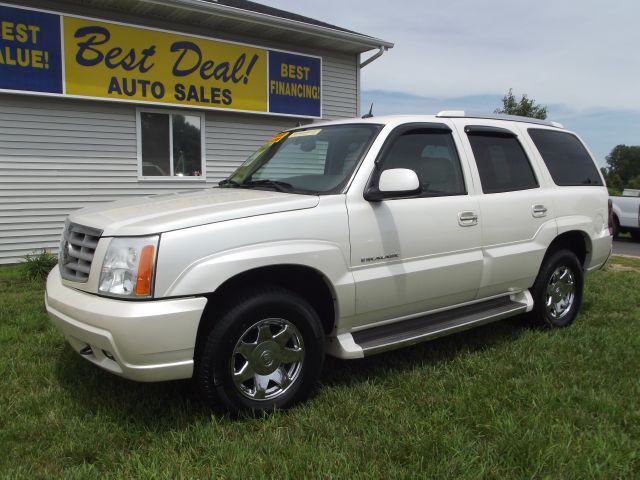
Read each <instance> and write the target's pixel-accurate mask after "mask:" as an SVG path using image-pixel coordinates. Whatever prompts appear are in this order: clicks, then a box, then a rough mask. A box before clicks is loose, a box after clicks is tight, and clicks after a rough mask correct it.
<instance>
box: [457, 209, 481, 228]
mask: <svg viewBox="0 0 640 480" xmlns="http://www.w3.org/2000/svg"><path fill="white" fill-rule="evenodd" d="M477 224H478V214H477V213H476V212H471V211H469V212H458V225H460V226H461V227H472V226H474V225H477Z"/></svg>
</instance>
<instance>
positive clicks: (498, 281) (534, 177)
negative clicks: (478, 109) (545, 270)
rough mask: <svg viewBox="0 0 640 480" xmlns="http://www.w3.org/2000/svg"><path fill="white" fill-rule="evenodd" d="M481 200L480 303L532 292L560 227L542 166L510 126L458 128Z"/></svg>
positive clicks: (470, 123) (467, 124) (460, 124)
mask: <svg viewBox="0 0 640 480" xmlns="http://www.w3.org/2000/svg"><path fill="white" fill-rule="evenodd" d="M456 126H457V128H458V131H459V132H460V134H461V136H462V141H463V144H464V148H465V150H466V152H467V154H468V155H469V157H470V158H473V159H475V162H473V161H471V162H470V163H471V165H472V170H474V172H473V174H474V176H475V178H476V180H477V184H478V185H479V186H480V188H481V190H482V195H480V196H479V206H480V219H481V225H482V246H483V253H484V268H483V276H482V282H481V285H480V289H479V291H478V298H483V297H489V296H492V295H497V294H501V293H506V292H510V291H516V290H521V289H525V288H529V287H530V286H531V285H532V284H533V282H534V280H535V277H536V275H537V273H538V269H539V266H540V264H541V262H542V258H543V257H544V254H545V252H546V248H547V246H548V245H549V244H550V243H551V241H552V240H553V239H554V238H555V236H556V233H557V226H556V222H555V215H554V212H553V203H552V201H551V195H550V191H549V189H548V188H547V187H546V186H545V180H544V179H543V174H542V170H541V168H540V165H538V164H536V163H535V162H534V161H532V160H533V159H532V158H530V157H531V155H530V154H529V153H527V151H526V150H525V147H524V146H523V144H525V145H526V143H525V142H523V141H522V140H521V138H520V137H521V136H522V135H523V133H522V132H521V131H519V130H518V128H517V127H515V126H514V125H513V124H511V123H505V122H483V123H482V125H480V124H479V123H478V120H475V121H474V120H473V119H464V120H458V121H457V123H456Z"/></svg>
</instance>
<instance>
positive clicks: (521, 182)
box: [465, 127, 539, 193]
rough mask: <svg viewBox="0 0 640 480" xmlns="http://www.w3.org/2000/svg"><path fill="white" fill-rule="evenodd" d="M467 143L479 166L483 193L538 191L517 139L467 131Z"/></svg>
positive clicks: (487, 132)
mask: <svg viewBox="0 0 640 480" xmlns="http://www.w3.org/2000/svg"><path fill="white" fill-rule="evenodd" d="M465 130H466V132H467V135H468V137H469V143H470V144H471V149H472V150H473V155H474V157H475V159H476V164H477V165H478V172H479V173H480V182H481V183H482V191H483V192H484V193H499V192H511V191H515V190H527V189H530V188H537V187H538V186H539V185H538V181H537V180H536V177H535V175H534V173H533V169H532V168H531V164H530V163H529V159H528V158H527V155H526V154H525V152H524V150H523V148H522V145H520V142H519V141H518V139H517V138H516V137H515V136H514V135H511V134H509V133H508V132H509V131H508V130H504V132H505V133H502V132H500V133H498V132H492V131H490V129H488V128H482V127H478V129H477V131H476V129H474V128H473V127H467V128H466V129H465Z"/></svg>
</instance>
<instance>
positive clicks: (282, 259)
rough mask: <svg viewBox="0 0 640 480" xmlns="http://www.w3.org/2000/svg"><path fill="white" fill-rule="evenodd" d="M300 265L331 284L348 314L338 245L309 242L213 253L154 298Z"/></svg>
mask: <svg viewBox="0 0 640 480" xmlns="http://www.w3.org/2000/svg"><path fill="white" fill-rule="evenodd" d="M276 265H300V266H305V267H310V268H313V269H314V270H316V271H318V272H319V273H320V274H322V275H323V276H325V278H326V279H327V280H328V281H329V282H330V283H331V287H332V288H333V290H334V291H335V293H336V296H337V297H338V302H339V304H340V305H341V312H342V314H343V315H350V314H351V313H352V310H353V303H354V299H355V287H354V281H353V276H352V274H351V272H350V270H349V267H348V264H347V262H346V259H345V257H344V255H343V253H342V250H341V249H340V246H339V245H337V244H333V243H331V242H325V241H311V240H290V241H278V242H273V243H267V244H260V245H247V246H243V247H239V248H234V249H231V250H227V251H222V252H216V253H215V254H212V255H210V256H208V257H205V258H202V259H200V260H198V261H196V262H193V263H192V264H190V265H188V266H187V267H186V268H185V269H184V270H183V271H182V272H181V273H180V274H179V275H178V276H177V277H176V278H175V280H174V281H173V282H172V283H171V284H170V285H169V286H168V288H167V289H166V290H165V291H163V292H156V296H157V297H178V296H187V295H194V294H204V293H210V292H214V291H215V290H216V289H218V288H219V287H220V285H222V284H223V283H224V282H226V281H227V280H229V279H230V278H233V277H235V276H236V275H239V274H241V273H244V272H247V271H249V270H253V269H256V268H260V267H268V266H276Z"/></svg>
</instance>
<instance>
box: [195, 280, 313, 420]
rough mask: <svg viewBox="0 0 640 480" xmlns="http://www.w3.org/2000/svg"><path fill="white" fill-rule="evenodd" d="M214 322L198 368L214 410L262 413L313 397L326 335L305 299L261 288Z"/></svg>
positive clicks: (206, 397) (196, 371) (293, 294)
mask: <svg viewBox="0 0 640 480" xmlns="http://www.w3.org/2000/svg"><path fill="white" fill-rule="evenodd" d="M214 321H215V324H214V326H213V328H212V329H211V331H210V332H209V333H208V335H207V338H206V340H205V343H204V344H203V347H202V348H200V349H199V353H198V358H196V369H195V377H196V378H195V379H196V382H197V384H198V386H199V389H200V391H201V392H202V394H203V395H204V398H205V400H206V401H207V403H208V404H209V406H211V407H212V408H216V407H219V406H222V407H223V408H225V409H226V410H228V411H230V412H232V413H240V412H247V413H260V412H269V411H273V410H275V409H285V408H288V407H290V406H292V405H294V404H295V403H297V402H300V401H302V400H304V399H306V398H307V397H308V396H309V394H310V393H311V392H312V390H313V388H314V387H315V385H316V383H317V380H318V378H319V376H320V371H321V369H322V363H323V361H324V332H323V330H322V326H321V323H320V319H319V317H318V314H317V313H316V311H315V310H314V309H313V308H312V307H311V305H309V303H308V302H307V301H306V300H305V299H304V298H302V297H301V296H299V295H297V294H296V293H294V292H291V291H289V290H286V289H284V288H279V287H259V288H257V289H254V290H253V292H252V293H251V294H250V295H245V296H242V297H239V298H238V300H236V301H235V302H233V305H232V306H231V307H230V308H228V309H227V310H226V311H225V312H224V313H223V314H222V315H221V316H220V317H219V319H214Z"/></svg>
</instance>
